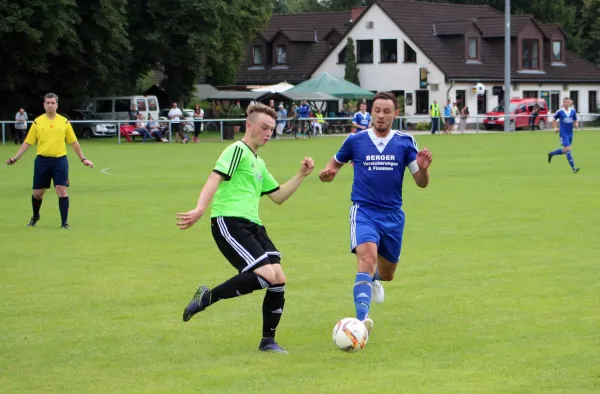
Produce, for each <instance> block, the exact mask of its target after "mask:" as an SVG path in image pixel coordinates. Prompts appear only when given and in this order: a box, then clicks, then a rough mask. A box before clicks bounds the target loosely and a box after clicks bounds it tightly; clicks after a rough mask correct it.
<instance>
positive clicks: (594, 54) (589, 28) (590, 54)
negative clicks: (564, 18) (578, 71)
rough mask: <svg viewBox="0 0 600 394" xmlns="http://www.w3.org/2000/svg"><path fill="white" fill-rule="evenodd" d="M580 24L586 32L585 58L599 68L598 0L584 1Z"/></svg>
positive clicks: (599, 32) (599, 4) (599, 5)
mask: <svg viewBox="0 0 600 394" xmlns="http://www.w3.org/2000/svg"><path fill="white" fill-rule="evenodd" d="M582 22H583V23H582V24H583V25H584V28H585V31H586V40H585V47H586V55H587V56H586V57H587V58H588V59H589V60H590V61H592V62H594V63H595V64H596V65H598V66H600V0H584V5H583V9H582Z"/></svg>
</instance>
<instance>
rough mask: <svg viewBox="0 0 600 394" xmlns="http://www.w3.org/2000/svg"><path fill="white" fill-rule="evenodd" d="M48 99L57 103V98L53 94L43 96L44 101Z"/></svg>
mask: <svg viewBox="0 0 600 394" xmlns="http://www.w3.org/2000/svg"><path fill="white" fill-rule="evenodd" d="M48 99H56V102H57V103H58V96H57V95H56V94H54V93H46V95H45V96H44V101H46V100H48Z"/></svg>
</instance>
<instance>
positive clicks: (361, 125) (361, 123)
mask: <svg viewBox="0 0 600 394" xmlns="http://www.w3.org/2000/svg"><path fill="white" fill-rule="evenodd" d="M359 108H360V111H359V112H357V113H355V114H354V119H353V120H352V127H354V130H356V131H355V132H357V133H358V132H359V131H363V130H366V129H368V128H370V127H371V114H370V113H368V112H367V104H365V103H361V104H360V107H359Z"/></svg>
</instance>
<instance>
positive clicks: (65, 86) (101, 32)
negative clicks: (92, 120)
mask: <svg viewBox="0 0 600 394" xmlns="http://www.w3.org/2000/svg"><path fill="white" fill-rule="evenodd" d="M125 1H126V0H89V1H85V2H84V1H76V0H31V1H28V2H27V4H26V6H24V4H23V3H22V2H19V1H16V0H4V1H3V2H2V6H1V7H0V52H1V53H2V61H0V73H1V75H2V78H0V110H6V111H14V106H15V105H16V106H25V107H27V108H28V110H29V111H31V112H33V113H38V112H41V111H42V110H43V109H42V107H41V101H42V97H43V95H44V94H45V93H47V92H49V91H53V92H55V93H56V94H58V95H59V96H60V99H61V100H60V104H61V106H63V107H64V106H65V105H69V104H73V105H74V104H75V102H77V101H79V99H81V98H84V97H86V96H90V95H95V94H102V93H105V92H107V91H108V90H109V88H110V87H111V86H116V85H117V84H118V83H119V81H121V80H122V79H123V78H122V77H123V75H124V73H126V70H127V68H126V67H125V66H124V64H125V62H126V59H127V58H128V56H129V53H128V51H129V44H128V39H127V31H126V29H125V27H126V25H127V19H126V15H125V7H124V6H125Z"/></svg>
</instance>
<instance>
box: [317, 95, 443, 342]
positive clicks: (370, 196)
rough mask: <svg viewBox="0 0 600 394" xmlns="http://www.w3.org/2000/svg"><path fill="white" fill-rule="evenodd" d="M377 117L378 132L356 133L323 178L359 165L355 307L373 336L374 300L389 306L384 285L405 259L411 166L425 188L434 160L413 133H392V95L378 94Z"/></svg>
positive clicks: (353, 220)
mask: <svg viewBox="0 0 600 394" xmlns="http://www.w3.org/2000/svg"><path fill="white" fill-rule="evenodd" d="M371 114H372V116H373V121H374V122H375V123H374V128H372V129H367V130H364V131H360V132H358V133H356V134H350V136H348V138H346V140H345V141H344V143H343V145H342V147H341V149H340V150H339V152H338V153H337V154H336V155H335V156H334V157H333V158H332V159H331V160H330V161H329V163H328V164H327V166H326V167H325V169H323V170H322V171H321V173H320V174H319V178H320V179H321V181H322V182H331V181H333V179H334V178H335V176H336V175H337V173H338V172H339V171H340V169H341V168H342V166H343V165H344V163H347V162H348V161H350V160H352V162H353V163H354V182H353V184H352V194H351V200H352V203H353V204H352V207H351V208H350V249H351V251H352V253H355V254H356V259H357V263H358V273H357V274H356V279H355V281H354V289H353V293H354V305H355V308H356V318H357V319H359V320H361V321H363V322H364V323H365V326H367V328H368V329H369V332H370V331H371V330H372V329H373V320H371V319H370V318H369V317H368V313H369V308H370V306H371V296H373V297H372V298H373V301H375V302H376V303H381V302H383V298H384V293H383V286H382V285H381V283H380V281H390V280H392V279H393V277H394V272H395V271H396V267H397V263H398V261H399V260H400V251H401V249H402V234H403V232H404V211H403V210H402V183H403V180H404V171H405V168H406V167H408V168H409V170H410V172H411V174H412V176H413V178H414V180H415V182H416V183H417V185H418V186H419V187H421V188H425V187H427V185H428V184H429V172H428V168H429V166H430V164H431V161H432V156H431V153H430V152H429V151H428V150H427V148H425V149H423V150H422V151H419V150H418V148H417V143H416V142H415V140H414V138H413V137H412V136H411V135H409V134H404V133H401V132H399V131H396V130H392V123H393V121H394V119H395V118H396V117H397V116H398V114H399V110H398V106H397V102H396V97H395V96H394V95H393V94H392V93H388V92H380V93H377V94H376V95H375V97H374V99H373V109H372V113H371Z"/></svg>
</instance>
